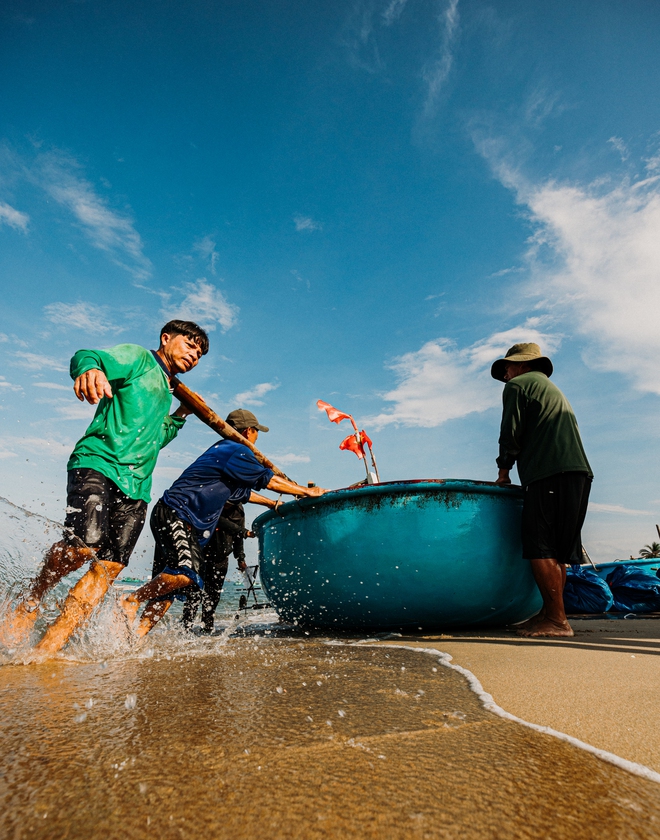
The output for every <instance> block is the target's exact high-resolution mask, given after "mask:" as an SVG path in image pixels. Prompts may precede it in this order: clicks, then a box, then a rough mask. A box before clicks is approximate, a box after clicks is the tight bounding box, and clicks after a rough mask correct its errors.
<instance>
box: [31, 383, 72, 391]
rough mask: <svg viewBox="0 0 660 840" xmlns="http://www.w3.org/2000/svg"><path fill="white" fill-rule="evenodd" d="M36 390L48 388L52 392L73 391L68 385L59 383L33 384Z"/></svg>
mask: <svg viewBox="0 0 660 840" xmlns="http://www.w3.org/2000/svg"><path fill="white" fill-rule="evenodd" d="M32 384H33V385H34V387H35V388H47V389H49V390H51V391H71V390H72V387H70V386H68V385H58V383H57V382H33V383H32Z"/></svg>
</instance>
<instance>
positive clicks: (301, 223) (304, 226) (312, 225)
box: [293, 216, 323, 231]
mask: <svg viewBox="0 0 660 840" xmlns="http://www.w3.org/2000/svg"><path fill="white" fill-rule="evenodd" d="M293 222H294V224H295V226H296V230H297V231H301V230H322V229H323V225H322V224H321V223H320V222H315V221H314V219H311V218H310V217H309V216H294V217H293Z"/></svg>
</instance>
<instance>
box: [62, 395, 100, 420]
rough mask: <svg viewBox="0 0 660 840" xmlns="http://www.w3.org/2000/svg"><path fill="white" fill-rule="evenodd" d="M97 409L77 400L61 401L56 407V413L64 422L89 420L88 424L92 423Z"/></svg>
mask: <svg viewBox="0 0 660 840" xmlns="http://www.w3.org/2000/svg"><path fill="white" fill-rule="evenodd" d="M96 409H97V406H95V405H89V404H88V403H86V402H79V401H78V400H77V399H75V398H73V399H71V400H59V401H58V403H57V404H56V405H55V411H56V412H57V414H58V415H59V417H60V418H61V419H62V420H87V422H90V421H91V419H92V417H93V416H94V412H95V411H96Z"/></svg>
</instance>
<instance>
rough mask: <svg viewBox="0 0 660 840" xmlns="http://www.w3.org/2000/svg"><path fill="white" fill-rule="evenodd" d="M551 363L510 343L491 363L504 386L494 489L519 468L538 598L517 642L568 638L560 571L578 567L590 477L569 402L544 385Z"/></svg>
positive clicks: (530, 347) (537, 351) (534, 349)
mask: <svg viewBox="0 0 660 840" xmlns="http://www.w3.org/2000/svg"><path fill="white" fill-rule="evenodd" d="M552 370H553V368H552V362H551V361H550V359H548V358H547V357H545V356H542V355H541V348H540V347H539V345H538V344H533V343H529V344H515V345H514V346H513V347H511V349H510V350H508V351H507V354H506V356H505V358H504V359H498V360H497V361H496V362H494V363H493V366H492V368H491V375H492V376H493V378H494V379H498V380H500V381H501V382H506V385H505V386H504V392H503V395H502V399H503V402H504V410H503V413H502V425H501V429H500V440H499V443H500V454H499V457H498V458H497V466H498V467H499V474H498V477H497V482H496V483H497V484H502V485H506V484H511V479H510V478H509V471H510V469H511V468H512V467H513V465H514V463H516V462H517V463H518V475H519V476H520V483H521V484H522V486H523V489H524V500H523V513H522V542H523V557H524V558H525V559H527V560H529V561H530V563H531V566H532V573H533V575H534V579H535V581H536V583H537V585H538V587H539V590H540V591H541V596H542V598H543V608H542V610H541V612H540V613H539V614H538V615H536V616H534V617H533V618H531V619H529V621H527V622H525V623H524V624H523V625H521V626H520V627H519V628H518V632H519V634H520V635H522V636H572V635H573V630H572V628H571V626H570V624H569V623H568V621H567V619H566V612H565V611H564V596H563V591H564V584H565V582H566V564H567V563H581V562H582V539H581V533H580V532H581V529H582V524H583V522H584V518H585V516H586V513H587V505H588V502H589V490H590V489H591V481H592V479H593V473H592V472H591V467H590V466H589V462H588V461H587V456H586V455H585V452H584V449H583V447H582V441H581V439H580V433H579V431H578V425H577V421H576V419H575V415H574V414H573V409H572V408H571V406H570V404H569V402H568V400H567V399H566V397H565V396H564V395H563V394H562V392H561V391H560V390H559V388H557V387H556V386H555V385H553V384H552V383H551V382H550V381H549V377H550V376H552Z"/></svg>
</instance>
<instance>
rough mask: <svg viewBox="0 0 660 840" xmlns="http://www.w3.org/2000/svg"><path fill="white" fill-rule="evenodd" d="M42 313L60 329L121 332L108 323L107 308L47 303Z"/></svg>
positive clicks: (88, 304) (82, 303) (89, 304)
mask: <svg viewBox="0 0 660 840" xmlns="http://www.w3.org/2000/svg"><path fill="white" fill-rule="evenodd" d="M44 312H45V314H46V317H47V318H48V320H49V321H50V322H51V323H53V324H57V325H58V326H61V327H74V328H76V329H80V330H84V331H85V332H94V333H105V332H111V331H112V332H120V331H121V329H120V328H119V327H117V326H116V325H115V324H113V323H112V322H111V321H110V319H109V316H108V308H107V307H106V306H97V305H96V304H94V303H85V302H84V301H79V302H78V303H49V304H48V305H47V306H44Z"/></svg>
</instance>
